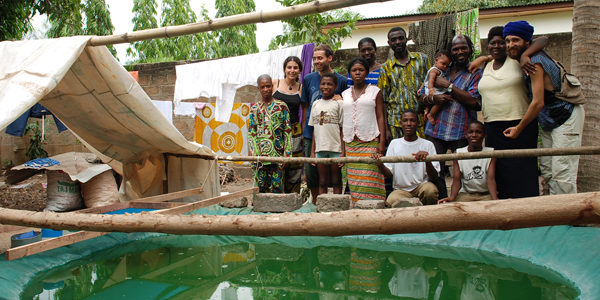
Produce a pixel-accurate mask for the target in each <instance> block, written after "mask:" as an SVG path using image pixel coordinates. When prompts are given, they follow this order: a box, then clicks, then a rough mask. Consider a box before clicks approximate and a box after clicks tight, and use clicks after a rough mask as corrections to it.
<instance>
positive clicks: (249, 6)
mask: <svg viewBox="0 0 600 300" xmlns="http://www.w3.org/2000/svg"><path fill="white" fill-rule="evenodd" d="M215 7H216V9H217V15H216V17H217V18H222V17H227V16H231V15H237V14H243V13H248V12H253V11H255V10H256V5H255V4H254V0H216V2H215ZM255 31H256V24H248V25H242V26H236V27H231V28H226V29H221V30H219V31H218V32H217V34H218V36H219V44H218V45H219V47H218V48H217V55H218V56H219V57H229V56H237V55H245V54H250V53H256V52H258V47H257V46H256V34H255Z"/></svg>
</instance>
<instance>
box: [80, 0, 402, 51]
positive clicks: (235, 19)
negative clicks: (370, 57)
mask: <svg viewBox="0 0 600 300" xmlns="http://www.w3.org/2000/svg"><path fill="white" fill-rule="evenodd" d="M386 1H390V0H323V1H312V2H309V3H304V4H300V5H296V6H290V7H284V8H281V9H277V10H269V11H259V12H251V13H245V14H239V15H233V16H227V17H223V18H218V19H214V20H208V21H204V22H199V23H192V24H185V25H178V26H167V27H161V28H154V29H146V30H140V31H134V32H128V33H125V34H115V35H107V36H95V37H93V38H91V39H90V41H89V42H88V46H103V45H115V44H123V43H133V42H137V41H144V40H152V39H159V38H167V37H175V36H182V35H191V34H196V33H200V32H208V31H214V30H219V29H225V28H230V27H234V26H240V25H246V24H255V23H267V22H272V21H279V20H284V19H289V18H295V17H301V16H305V15H310V14H318V13H322V12H325V11H329V10H334V9H338V8H344V7H349V6H354V5H359V4H366V3H375V2H386Z"/></svg>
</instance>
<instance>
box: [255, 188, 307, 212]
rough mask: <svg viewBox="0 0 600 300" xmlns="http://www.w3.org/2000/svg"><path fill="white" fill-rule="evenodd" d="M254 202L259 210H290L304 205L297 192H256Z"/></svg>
mask: <svg viewBox="0 0 600 300" xmlns="http://www.w3.org/2000/svg"><path fill="white" fill-rule="evenodd" d="M252 202H253V204H254V211H258V212H290V211H294V210H296V209H299V208H300V207H302V198H301V197H300V195H298V194H296V193H292V194H270V193H265V194H256V196H254V199H253V201H252Z"/></svg>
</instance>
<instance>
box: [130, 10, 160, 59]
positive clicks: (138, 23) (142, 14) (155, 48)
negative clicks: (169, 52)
mask: <svg viewBox="0 0 600 300" xmlns="http://www.w3.org/2000/svg"><path fill="white" fill-rule="evenodd" d="M156 8H157V4H156V0H134V1H133V9H132V12H133V19H132V20H131V21H132V22H133V31H138V30H144V29H152V28H158V22H157V20H156ZM158 42H159V41H158V40H156V39H154V40H149V41H139V42H134V43H132V44H130V45H129V47H128V48H127V56H128V57H131V58H133V60H134V61H139V62H147V61H148V60H149V59H154V58H157V57H159V56H160V47H159V44H158Z"/></svg>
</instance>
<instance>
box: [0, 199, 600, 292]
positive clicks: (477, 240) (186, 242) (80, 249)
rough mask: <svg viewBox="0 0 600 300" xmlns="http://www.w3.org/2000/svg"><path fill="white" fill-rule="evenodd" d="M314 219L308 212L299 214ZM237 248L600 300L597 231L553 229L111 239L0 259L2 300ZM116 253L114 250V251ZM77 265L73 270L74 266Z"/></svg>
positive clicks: (152, 235) (217, 211)
mask: <svg viewBox="0 0 600 300" xmlns="http://www.w3.org/2000/svg"><path fill="white" fill-rule="evenodd" d="M311 211H314V206H312V205H306V206H305V207H303V208H301V209H300V210H298V212H311ZM193 213H196V214H210V215H213V214H220V215H226V214H248V213H252V212H251V210H248V209H223V208H221V207H220V206H218V207H214V206H213V207H208V208H204V209H201V210H197V211H195V212H193ZM240 242H247V243H257V244H269V243H279V244H284V245H288V246H291V247H297V248H313V247H316V246H338V247H350V246H351V247H357V248H363V249H370V250H378V251H393V252H402V253H411V254H416V255H422V256H430V257H436V258H448V259H459V260H464V261H472V262H481V263H486V264H491V265H495V266H497V267H501V268H512V269H515V270H517V271H519V272H523V273H527V274H533V275H536V276H540V277H544V278H546V279H548V280H550V281H553V282H557V283H561V284H563V285H567V286H570V287H573V288H575V289H577V290H578V291H579V292H580V295H579V299H595V298H597V296H598V295H600V284H599V283H600V273H599V272H600V259H598V257H600V228H593V227H571V226H553V227H539V228H526V229H516V230H510V231H499V230H474V231H457V232H439V233H425V234H397V235H363V236H345V237H336V238H331V237H269V238H261V237H247V236H199V235H194V236H175V235H166V234H159V233H130V234H126V233H111V234H108V235H105V236H101V237H97V238H94V239H91V240H87V241H82V242H79V243H76V244H72V245H69V246H65V247H61V248H58V249H53V250H50V251H46V252H43V253H39V254H36V255H31V256H27V257H24V258H20V259H17V260H13V261H6V260H5V256H4V255H2V256H0V291H3V292H2V293H1V295H0V299H18V298H19V296H20V294H21V293H22V292H23V291H24V289H25V288H26V287H27V285H28V284H29V283H30V282H31V281H32V280H34V279H35V278H36V277H38V276H40V274H44V273H48V272H49V271H51V270H53V269H61V268H62V267H65V266H67V265H69V264H73V263H82V262H81V261H83V263H87V262H86V261H89V262H93V261H96V260H102V259H108V258H110V257H114V256H116V255H122V254H126V253H133V252H136V251H137V252H139V251H140V249H145V250H149V249H156V248H162V247H168V246H173V247H177V246H187V247H190V246H201V247H206V246H216V245H227V244H234V243H240ZM117 245H119V247H115V246H117ZM76 261H79V262H76Z"/></svg>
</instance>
